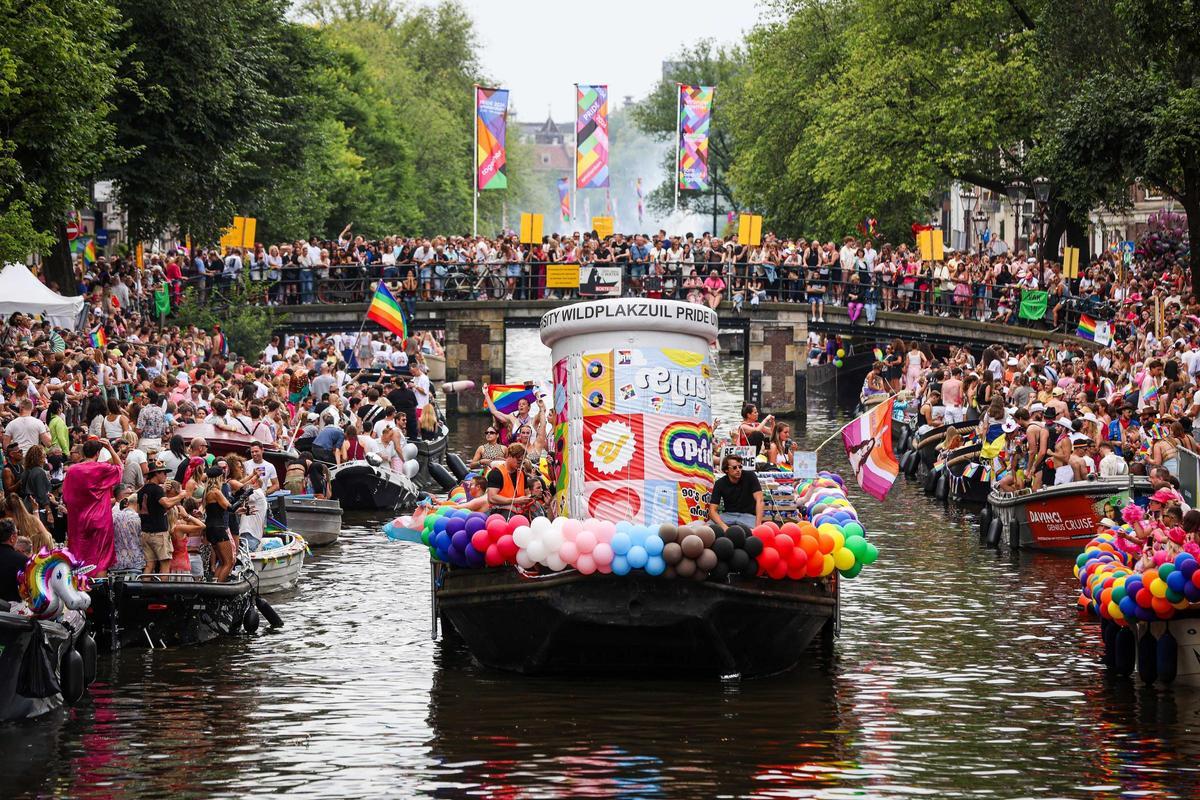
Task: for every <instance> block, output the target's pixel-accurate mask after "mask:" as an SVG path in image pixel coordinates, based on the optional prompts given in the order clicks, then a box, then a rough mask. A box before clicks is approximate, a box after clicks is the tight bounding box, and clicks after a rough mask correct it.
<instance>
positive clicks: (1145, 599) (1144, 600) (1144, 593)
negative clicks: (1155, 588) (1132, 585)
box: [1133, 586, 1154, 608]
mask: <svg viewBox="0 0 1200 800" xmlns="http://www.w3.org/2000/svg"><path fill="white" fill-rule="evenodd" d="M1133 599H1134V600H1137V604H1138V605H1139V606H1141V607H1142V608H1150V604H1151V602H1153V600H1154V595H1152V594H1150V590H1149V589H1147V588H1146V587H1145V586H1143V587H1142V588H1141V589H1138V593H1137V594H1136V595H1134V597H1133Z"/></svg>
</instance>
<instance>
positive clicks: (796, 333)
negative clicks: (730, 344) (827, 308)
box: [745, 310, 808, 418]
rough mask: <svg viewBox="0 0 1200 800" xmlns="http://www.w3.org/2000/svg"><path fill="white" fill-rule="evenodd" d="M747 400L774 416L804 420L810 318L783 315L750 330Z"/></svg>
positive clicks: (786, 312) (780, 313) (776, 315)
mask: <svg viewBox="0 0 1200 800" xmlns="http://www.w3.org/2000/svg"><path fill="white" fill-rule="evenodd" d="M748 333H749V335H748V336H747V339H746V342H747V346H746V392H745V393H746V399H747V400H749V401H750V402H753V403H756V404H757V405H759V406H760V407H761V408H764V409H766V410H767V411H769V412H770V413H772V414H779V415H781V416H792V415H795V416H799V417H801V418H803V416H804V414H805V410H806V408H807V405H808V394H807V385H806V381H805V367H806V365H807V363H808V316H807V314H805V313H804V312H802V311H799V310H797V311H790V310H789V311H780V312H778V313H777V314H775V315H774V318H773V319H770V320H764V321H762V322H761V323H756V324H753V325H750V326H749V332H748Z"/></svg>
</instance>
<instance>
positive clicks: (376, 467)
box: [329, 457, 421, 511]
mask: <svg viewBox="0 0 1200 800" xmlns="http://www.w3.org/2000/svg"><path fill="white" fill-rule="evenodd" d="M329 480H330V487H331V488H332V490H333V497H334V499H335V500H337V501H338V502H339V503H340V504H341V507H342V508H343V509H346V510H348V511H403V510H409V509H412V508H413V507H414V506H415V505H416V503H417V500H418V499H419V498H420V496H421V490H420V489H419V488H418V487H417V485H416V484H415V483H413V482H412V481H411V480H410V479H409V478H407V477H406V476H404V475H402V474H400V473H399V472H396V471H395V470H393V469H390V468H388V467H385V466H384V465H383V461H382V460H381V459H379V458H378V457H368V458H365V459H357V460H355V461H347V462H345V463H344V464H338V465H337V466H336V467H332V468H331V469H330V470H329Z"/></svg>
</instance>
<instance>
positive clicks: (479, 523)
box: [463, 517, 487, 533]
mask: <svg viewBox="0 0 1200 800" xmlns="http://www.w3.org/2000/svg"><path fill="white" fill-rule="evenodd" d="M486 527H487V523H486V522H484V521H483V519H481V518H480V517H470V518H468V519H467V524H466V525H465V526H464V527H463V530H464V531H466V532H467V533H475V532H476V531H481V530H483V529H484V528H486Z"/></svg>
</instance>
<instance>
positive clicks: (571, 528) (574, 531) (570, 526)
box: [562, 518, 583, 542]
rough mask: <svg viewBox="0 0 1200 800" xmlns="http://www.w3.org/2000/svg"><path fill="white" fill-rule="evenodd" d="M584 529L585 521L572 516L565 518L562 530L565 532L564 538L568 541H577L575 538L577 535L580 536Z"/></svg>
mask: <svg viewBox="0 0 1200 800" xmlns="http://www.w3.org/2000/svg"><path fill="white" fill-rule="evenodd" d="M582 530H583V523H582V522H580V521H579V520H577V519H570V518H567V519H565V520H563V526H562V532H563V540H564V541H567V542H573V541H575V538H576V537H577V536H579V532H580V531H582Z"/></svg>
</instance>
